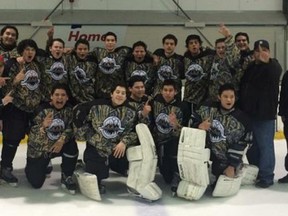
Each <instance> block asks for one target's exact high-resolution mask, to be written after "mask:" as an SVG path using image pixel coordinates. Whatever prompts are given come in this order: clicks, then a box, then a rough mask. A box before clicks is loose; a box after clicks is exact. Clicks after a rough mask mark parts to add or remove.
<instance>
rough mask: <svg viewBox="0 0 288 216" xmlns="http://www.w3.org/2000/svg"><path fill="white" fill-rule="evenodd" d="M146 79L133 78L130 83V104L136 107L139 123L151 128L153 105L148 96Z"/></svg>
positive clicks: (140, 77)
mask: <svg viewBox="0 0 288 216" xmlns="http://www.w3.org/2000/svg"><path fill="white" fill-rule="evenodd" d="M144 83H145V79H144V77H142V76H132V77H131V78H130V79H129V81H128V88H129V92H130V96H129V97H128V102H129V104H130V105H131V106H132V107H134V109H135V110H136V113H137V119H138V121H137V122H138V123H140V122H142V123H146V124H147V125H148V126H150V123H151V104H150V103H149V101H150V100H149V98H148V97H147V96H146V94H145V91H146V88H145V84H144Z"/></svg>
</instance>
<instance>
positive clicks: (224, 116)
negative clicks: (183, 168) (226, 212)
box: [194, 84, 257, 196]
mask: <svg viewBox="0 0 288 216" xmlns="http://www.w3.org/2000/svg"><path fill="white" fill-rule="evenodd" d="M218 99H219V102H218V103H215V104H210V105H208V106H201V107H200V109H199V110H198V111H197V113H196V114H195V119H194V126H195V127H197V128H199V129H202V130H205V131H206V132H207V138H206V146H207V147H209V148H210V149H211V157H210V160H211V161H212V173H213V174H214V175H215V176H216V179H217V180H218V181H217V184H216V186H215V189H214V192H213V196H228V195H233V194H235V193H237V192H238V190H239V188H240V184H241V180H242V177H241V176H239V173H238V171H239V170H241V167H242V157H243V155H244V154H245V149H246V147H247V146H248V145H249V144H251V141H252V133H251V130H250V126H249V121H248V118H247V117H246V115H244V113H243V112H241V111H240V110H238V109H237V108H235V107H234V104H235V88H234V87H233V85H231V84H224V85H222V86H221V87H220V89H219V94H218ZM256 171H257V169H256ZM254 176H257V174H256V175H255V174H254Z"/></svg>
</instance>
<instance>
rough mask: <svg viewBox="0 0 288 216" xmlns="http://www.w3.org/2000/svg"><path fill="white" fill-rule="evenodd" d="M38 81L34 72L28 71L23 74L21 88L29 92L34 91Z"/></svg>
mask: <svg viewBox="0 0 288 216" xmlns="http://www.w3.org/2000/svg"><path fill="white" fill-rule="evenodd" d="M39 83H40V79H39V77H38V74H37V72H36V71H34V70H28V71H26V73H25V77H24V80H22V81H21V85H22V86H26V87H27V88H28V89H29V90H31V91H34V90H35V89H37V88H38V86H39Z"/></svg>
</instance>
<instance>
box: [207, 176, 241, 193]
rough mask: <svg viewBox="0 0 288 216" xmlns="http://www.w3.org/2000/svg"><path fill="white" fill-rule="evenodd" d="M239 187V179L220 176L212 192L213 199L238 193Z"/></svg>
mask: <svg viewBox="0 0 288 216" xmlns="http://www.w3.org/2000/svg"><path fill="white" fill-rule="evenodd" d="M240 186H241V177H237V178H229V177H227V176H225V175H220V176H219V178H218V180H217V183H216V186H215V188H214V190H213V193H212V196H214V197H228V196H232V195H235V194H237V193H238V191H239V189H240Z"/></svg>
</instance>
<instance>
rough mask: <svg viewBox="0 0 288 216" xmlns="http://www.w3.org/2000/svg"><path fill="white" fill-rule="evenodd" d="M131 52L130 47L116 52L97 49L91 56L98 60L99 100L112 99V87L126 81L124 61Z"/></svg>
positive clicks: (97, 88) (121, 48)
mask: <svg viewBox="0 0 288 216" xmlns="http://www.w3.org/2000/svg"><path fill="white" fill-rule="evenodd" d="M130 51H131V49H130V48H128V47H119V48H117V49H115V51H114V52H108V51H107V50H106V49H104V48H100V47H96V48H95V49H94V50H93V51H92V52H91V53H90V54H91V55H92V56H93V57H95V58H96V59H97V64H98V68H97V73H96V80H99V82H98V83H97V86H96V97H97V98H110V93H111V86H113V85H114V84H115V83H117V82H121V81H122V82H124V81H125V73H124V70H123V66H124V60H125V58H126V57H127V55H128V54H129V52H130Z"/></svg>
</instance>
